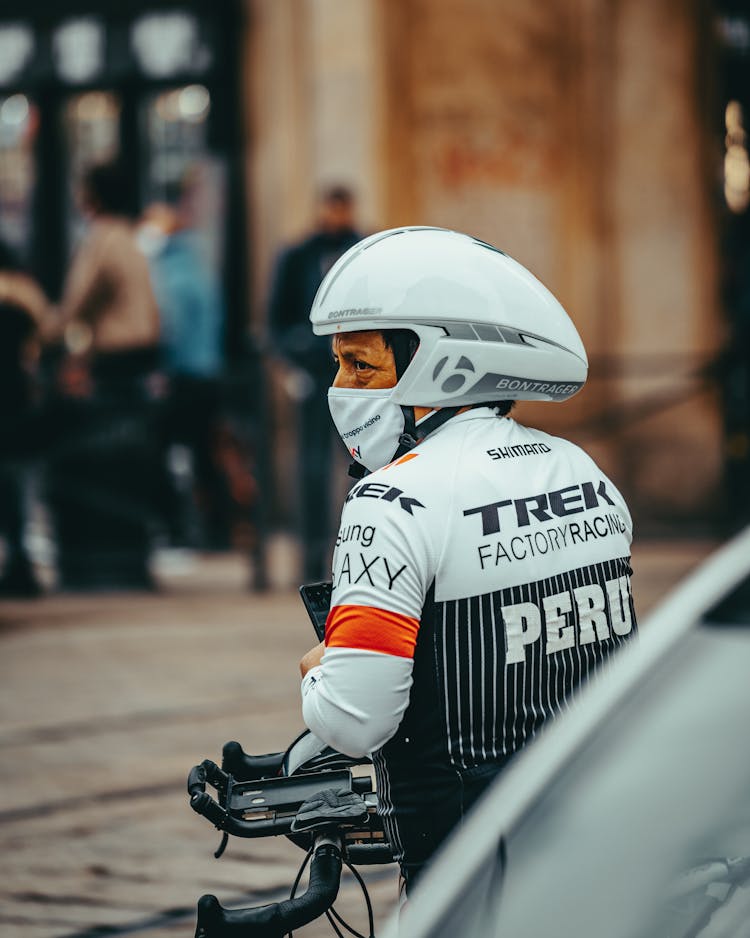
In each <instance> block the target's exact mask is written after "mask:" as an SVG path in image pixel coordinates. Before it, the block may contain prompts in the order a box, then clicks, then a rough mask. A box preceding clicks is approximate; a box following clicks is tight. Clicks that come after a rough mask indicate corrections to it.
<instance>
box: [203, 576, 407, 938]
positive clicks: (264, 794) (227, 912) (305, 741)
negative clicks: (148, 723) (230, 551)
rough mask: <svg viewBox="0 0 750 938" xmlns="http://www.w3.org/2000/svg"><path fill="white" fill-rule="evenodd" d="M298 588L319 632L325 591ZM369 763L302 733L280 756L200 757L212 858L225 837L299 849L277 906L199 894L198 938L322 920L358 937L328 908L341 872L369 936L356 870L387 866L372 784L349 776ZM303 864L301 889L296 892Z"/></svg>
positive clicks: (258, 937) (245, 937)
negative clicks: (349, 878) (229, 904)
mask: <svg viewBox="0 0 750 938" xmlns="http://www.w3.org/2000/svg"><path fill="white" fill-rule="evenodd" d="M300 592H301V593H302V597H303V600H304V602H305V606H306V608H307V610H308V612H309V613H310V617H311V619H312V620H313V625H314V626H315V629H316V633H317V634H318V635H319V636H320V635H321V632H322V621H323V619H324V616H323V612H324V609H325V607H326V605H327V601H328V598H329V596H330V585H329V584H315V585H314V586H312V587H303V588H302V590H301V591H300ZM369 764H370V763H369V760H354V759H351V758H349V757H348V756H345V755H342V754H341V753H339V752H336V751H335V750H333V749H331V748H330V747H329V746H326V745H325V744H323V743H322V742H321V741H320V740H319V739H317V738H316V737H315V736H313V735H312V733H310V732H305V733H303V734H302V735H301V736H299V737H298V738H297V739H295V740H294V742H293V743H292V744H291V745H290V746H289V748H288V749H286V750H285V751H284V752H276V753H268V754H265V755H256V756H254V755H250V754H248V753H246V752H245V751H244V750H243V748H242V746H241V745H240V743H238V742H235V741H231V742H228V743H226V744H225V745H224V747H223V751H222V762H221V767H219V766H218V765H217V764H216V763H215V762H213V761H211V760H210V759H204V760H203V762H201V763H200V765H196V766H194V767H193V768H192V769H191V771H190V774H189V776H188V783H187V789H188V794H189V796H190V806H191V807H192V809H193V810H194V811H195V812H196V813H198V814H200V815H202V816H203V817H205V818H206V819H207V820H209V821H210V822H211V823H212V824H213V825H214V826H215V827H216V828H217V829H218V830H220V831H221V832H222V840H221V844H220V845H219V848H218V850H217V851H216V853H215V854H214V856H216V857H217V858H218V857H220V856H221V855H222V853H223V852H224V850H225V848H226V846H227V843H228V841H229V837H230V836H235V837H250V838H255V837H276V836H286V837H288V838H289V839H290V840H291V841H292V842H293V843H295V844H296V845H297V846H299V847H301V848H302V849H303V850H305V859H304V860H303V862H302V865H301V866H300V869H299V872H298V874H297V877H296V880H295V883H294V885H293V886H292V890H291V893H290V898H289V899H287V900H285V901H282V902H275V903H271V904H267V905H261V906H251V907H248V908H243V909H226V908H224V907H223V906H222V905H221V903H220V902H219V900H218V899H217V898H216V896H213V895H204V896H202V897H201V898H200V899H199V900H198V921H197V926H196V932H195V935H196V938H283V936H285V935H291V934H292V932H293V930H294V929H297V928H301V927H303V926H304V925H307V924H309V923H310V922H312V921H314V920H315V919H316V918H319V917H320V916H321V915H324V914H325V915H326V916H328V920H329V922H330V923H331V925H332V927H333V930H334V932H335V933H336V934H337V935H338V936H341V938H343V933H342V932H341V931H340V930H339V927H338V926H339V925H341V926H342V927H343V928H345V929H346V930H347V931H348V932H349V933H350V934H351V935H353V936H355V938H365V936H363V935H360V933H359V932H357V931H355V930H354V929H353V928H352V927H351V926H350V925H349V924H348V923H347V922H345V921H344V920H343V919H342V918H341V917H340V916H339V915H338V913H336V911H335V910H334V909H333V903H334V901H335V900H336V896H337V895H338V890H339V884H340V880H341V873H342V867H343V866H346V867H347V868H348V869H349V870H350V871H351V872H352V873H353V875H354V877H355V879H356V880H357V881H358V883H359V885H360V887H361V888H362V891H363V896H364V899H365V903H366V906H367V912H368V922H369V932H370V934H369V936H367V938H374V934H373V932H374V922H373V912H372V904H371V902H370V899H369V896H368V893H367V887H366V886H365V883H364V880H363V879H362V877H361V876H360V874H359V873H358V872H357V870H356V869H355V866H356V865H368V864H384V863H392V862H393V854H392V850H391V845H390V844H389V842H388V839H387V837H386V834H385V830H384V828H383V823H382V820H381V818H380V817H379V815H378V813H377V806H378V800H377V794H376V792H375V791H374V790H373V785H372V779H371V777H370V776H369V775H355V774H354V773H353V771H352V770H353V769H354V768H355V767H357V766H361V765H369ZM207 785H210V786H211V787H213V788H214V789H215V790H216V792H217V797H216V798H214V797H213V796H212V795H211V794H210V793H209V792H208V791H207V790H206V786H207ZM308 865H309V867H310V876H309V884H308V888H307V890H306V892H305V893H304V894H303V895H301V896H296V895H295V894H296V891H297V887H298V885H299V882H300V880H301V878H302V875H303V873H304V871H305V869H306V868H307V866H308Z"/></svg>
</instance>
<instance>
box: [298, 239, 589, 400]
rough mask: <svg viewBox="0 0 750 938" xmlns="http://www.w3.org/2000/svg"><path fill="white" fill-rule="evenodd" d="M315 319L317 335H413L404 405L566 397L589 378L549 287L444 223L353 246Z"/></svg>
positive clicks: (333, 274)
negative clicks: (390, 331)
mask: <svg viewBox="0 0 750 938" xmlns="http://www.w3.org/2000/svg"><path fill="white" fill-rule="evenodd" d="M310 320H311V322H312V326H313V331H314V332H315V333H316V334H317V335H335V334H336V333H339V332H356V331H360V330H370V329H375V330H386V329H410V330H412V331H413V332H415V333H416V334H417V335H418V336H419V348H418V349H417V351H416V354H415V355H414V357H413V359H412V360H411V362H410V364H409V366H408V368H407V369H406V370H405V372H404V373H403V374H402V375H401V378H400V380H399V382H398V384H397V385H396V387H395V388H394V389H393V393H392V396H391V399H392V400H393V402H394V403H398V404H405V405H412V406H414V405H416V406H422V407H463V406H466V405H468V404H480V403H482V402H483V401H498V400H544V401H562V400H565V399H566V398H568V397H572V395H573V394H575V393H576V392H577V391H579V390H580V389H581V388H582V387H583V385H584V383H585V381H586V374H587V371H588V361H587V359H586V350H585V349H584V347H583V343H582V342H581V338H580V336H579V335H578V332H577V330H576V328H575V326H574V325H573V323H572V322H571V320H570V318H569V316H568V314H567V313H566V312H565V310H564V309H563V308H562V306H561V305H560V304H559V303H558V302H557V300H556V299H555V298H554V296H552V294H551V293H550V292H549V290H547V288H546V287H545V286H543V285H542V284H541V283H540V282H539V281H538V280H537V279H536V277H534V276H533V275H532V274H531V273H529V271H528V270H526V268H525V267H522V266H521V265H520V264H519V263H517V262H516V261H514V260H513V259H512V258H510V257H508V256H507V254H504V253H503V252H502V251H499V250H498V249H497V248H494V247H492V245H489V244H485V243H484V242H483V241H479V240H478V239H477V238H473V237H471V236H470V235H465V234H460V233H459V232H457V231H449V230H447V229H445V228H428V227H414V228H394V229H391V230H389V231H381V232H378V233H377V234H373V235H370V237H368V238H365V239H364V240H362V241H360V242H359V243H357V244H355V245H354V247H352V248H350V249H349V250H348V251H347V252H346V253H345V254H344V255H342V257H341V258H339V260H338V261H337V262H336V264H334V266H333V267H332V268H331V270H330V271H329V272H328V274H327V275H326V277H325V278H324V280H323V282H322V283H321V285H320V289H319V290H318V292H317V294H316V296H315V300H314V302H313V306H312V310H311V312H310Z"/></svg>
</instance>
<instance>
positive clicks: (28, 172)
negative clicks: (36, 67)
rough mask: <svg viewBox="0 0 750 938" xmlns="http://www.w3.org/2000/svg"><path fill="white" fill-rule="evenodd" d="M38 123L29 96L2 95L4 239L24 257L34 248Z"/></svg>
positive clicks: (0, 210) (0, 216)
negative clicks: (35, 160)
mask: <svg viewBox="0 0 750 938" xmlns="http://www.w3.org/2000/svg"><path fill="white" fill-rule="evenodd" d="M1 61H2V51H1V50H0V62H1ZM38 125H39V120H38V115H37V110H36V107H35V105H34V103H33V101H31V100H30V99H29V98H27V97H26V95H23V94H14V95H10V96H8V97H0V238H2V240H3V241H5V242H6V243H7V244H8V245H10V247H12V248H13V249H14V251H15V252H16V253H17V254H18V255H19V257H20V258H21V259H22V260H26V259H27V257H28V252H29V248H30V239H31V213H32V197H33V191H34V182H35V179H34V175H35V174H34V139H35V137H36V133H37V128H38Z"/></svg>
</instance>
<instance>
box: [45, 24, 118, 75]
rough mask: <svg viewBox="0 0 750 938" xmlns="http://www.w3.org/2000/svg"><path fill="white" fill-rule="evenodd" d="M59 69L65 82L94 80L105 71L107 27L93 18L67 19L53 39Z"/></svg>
mask: <svg viewBox="0 0 750 938" xmlns="http://www.w3.org/2000/svg"><path fill="white" fill-rule="evenodd" d="M52 50H53V57H54V61H55V68H56V70H57V73H58V75H59V76H60V78H62V79H63V81H66V82H69V83H70V84H82V83H84V82H90V81H93V80H94V79H95V78H97V77H98V76H99V75H100V74H101V73H102V70H103V68H104V50H105V31H104V24H103V23H102V22H101V21H100V20H98V19H96V18H95V17H93V16H87V17H80V18H77V19H71V20H67V21H66V22H65V23H63V24H62V25H61V26H59V27H58V28H57V29H56V30H55V32H54V35H53V38H52Z"/></svg>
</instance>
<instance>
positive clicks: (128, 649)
mask: <svg viewBox="0 0 750 938" xmlns="http://www.w3.org/2000/svg"><path fill="white" fill-rule="evenodd" d="M713 546H714V545H712V544H711V543H709V542H684V543H670V544H664V543H653V544H648V543H646V544H644V545H642V546H640V547H639V548H638V549H637V550H636V552H635V556H634V566H635V568H636V571H637V576H636V579H635V580H634V585H635V590H636V591H637V604H638V608H639V612H640V614H641V615H643V614H644V613H645V612H646V611H647V610H648V609H649V608H650V607H651V606H652V605H653V604H654V602H655V601H656V600H657V599H658V598H659V597H660V596H661V595H662V594H663V593H664V592H665V591H666V590H667V589H668V588H669V587H670V586H671V585H673V584H674V583H675V582H676V581H677V580H678V579H679V578H680V577H681V576H682V575H684V573H685V572H687V571H688V570H689V569H691V568H692V567H693V566H694V565H695V564H696V563H697V562H698V561H699V560H700V559H701V558H702V557H703V556H705V555H706V554H707V553H708V552H709V551H710V550H711V549H712V547H713ZM245 582H246V576H245V571H244V566H243V565H242V563H241V562H240V561H239V560H238V558H203V559H201V560H200V561H199V562H196V564H195V565H194V567H192V568H190V567H188V568H186V569H185V570H183V572H182V575H181V576H179V577H173V578H172V579H171V580H170V581H169V582H168V583H167V584H166V589H165V590H164V591H162V592H161V593H159V594H153V595H152V594H132V595H125V594H121V595H117V594H107V595H51V596H47V597H45V598H43V599H40V600H36V601H30V602H20V601H19V602H4V603H1V604H0V688H1V689H0V702H1V703H2V714H3V722H2V727H1V728H0V780H1V781H2V791H3V801H2V805H1V806H0V822H1V827H0V847H1V851H0V856H1V857H2V859H1V860H0V931H1V932H2V934H3V935H4V936H5V938H94V936H104V935H108V936H117V935H123V936H129V935H134V934H138V935H140V936H143V938H162V936H172V935H178V934H179V935H192V933H193V929H194V908H195V900H196V899H197V897H198V896H199V895H201V894H202V893H204V892H214V893H216V894H217V895H218V896H219V898H220V899H221V901H222V902H223V903H224V904H227V905H232V904H235V905H242V904H245V905H247V904H252V903H257V902H263V901H273V900H276V899H280V898H283V897H284V895H285V891H286V890H288V888H289V885H290V883H291V881H292V879H293V877H294V873H295V872H296V868H297V865H298V864H299V862H300V860H301V858H302V854H301V852H300V851H299V850H298V849H297V848H296V847H294V846H293V845H292V844H290V843H289V842H287V841H286V840H285V839H283V838H270V839H267V840H262V841H247V840H245V841H240V840H238V839H236V838H233V839H232V842H231V843H230V846H229V849H228V850H227V853H226V854H225V856H224V857H223V858H222V859H221V860H219V861H217V860H214V859H213V857H212V852H213V850H214V849H215V847H216V846H217V844H218V834H217V833H216V831H215V830H214V829H213V828H212V827H211V826H210V824H208V822H206V821H204V820H202V819H201V818H198V817H197V816H196V815H195V814H193V812H192V811H190V809H189V807H188V803H187V795H186V792H185V778H186V775H187V772H188V770H189V768H190V767H191V766H192V765H194V764H196V763H197V762H199V761H201V760H202V759H203V758H205V757H209V758H212V759H215V760H217V761H218V759H219V757H220V753H221V745H222V744H223V743H224V742H225V741H226V740H228V739H239V740H241V741H242V742H243V744H244V745H245V746H246V748H247V749H248V750H249V751H254V752H268V751H275V750H278V749H281V748H284V747H285V746H286V744H287V743H288V742H289V741H291V740H292V739H293V738H294V736H295V735H296V734H297V733H298V732H299V731H300V729H301V723H300V714H299V689H298V680H297V671H296V662H297V660H298V659H299V657H300V656H301V655H302V654H303V653H304V652H305V651H306V650H307V648H308V647H309V646H310V645H311V644H313V636H312V631H311V629H310V626H309V623H308V621H307V618H306V615H305V613H304V610H303V608H302V605H301V603H300V602H299V600H298V598H297V596H296V595H295V594H294V593H293V592H289V591H286V592H277V593H271V594H268V595H262V596H259V595H256V594H252V593H249V592H248V591H247V590H246V589H245ZM362 872H363V873H364V875H365V878H366V879H367V881H368V883H369V884H370V887H371V891H372V895H373V901H374V905H375V911H376V920H377V921H379V922H382V921H383V920H384V918H385V917H386V916H387V914H388V913H389V911H390V909H391V908H392V905H393V902H394V900H395V895H396V879H395V872H394V870H393V869H392V868H391V867H373V868H364V869H363V871H362ZM337 909H338V910H339V911H340V912H341V913H342V914H344V915H345V917H347V918H348V919H349V920H350V921H351V922H352V924H354V926H355V927H357V928H358V929H359V930H360V931H365V930H366V929H365V926H366V916H365V912H364V905H363V903H362V901H361V898H360V895H359V891H358V887H356V884H354V883H353V881H351V880H348V881H346V882H345V883H344V884H343V886H342V892H341V897H340V900H339V902H337ZM296 934H300V935H304V936H307V938H316V936H323V935H330V934H332V932H331V931H330V928H329V926H328V924H327V923H326V922H325V920H323V921H321V922H317V923H314V924H313V925H311V926H308V927H307V928H306V929H303V930H302V931H301V932H298V933H296Z"/></svg>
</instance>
